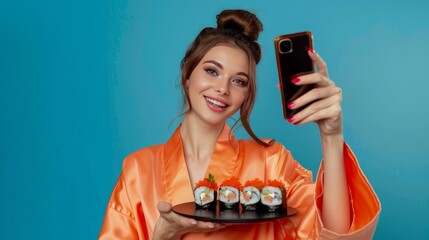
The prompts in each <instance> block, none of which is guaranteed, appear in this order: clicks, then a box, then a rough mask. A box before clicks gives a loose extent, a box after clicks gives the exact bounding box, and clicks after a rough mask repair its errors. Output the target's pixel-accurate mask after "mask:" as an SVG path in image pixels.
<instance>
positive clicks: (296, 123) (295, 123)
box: [292, 121, 301, 125]
mask: <svg viewBox="0 0 429 240" xmlns="http://www.w3.org/2000/svg"><path fill="white" fill-rule="evenodd" d="M300 123H301V122H300V121H299V122H294V123H292V124H293V125H298V124H300Z"/></svg>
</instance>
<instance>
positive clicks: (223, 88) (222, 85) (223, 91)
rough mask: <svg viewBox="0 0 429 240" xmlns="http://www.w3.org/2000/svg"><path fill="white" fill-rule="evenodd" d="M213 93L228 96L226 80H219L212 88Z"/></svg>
mask: <svg viewBox="0 0 429 240" xmlns="http://www.w3.org/2000/svg"><path fill="white" fill-rule="evenodd" d="M214 90H215V92H217V93H218V94H220V95H229V82H228V80H227V79H219V80H218V81H217V83H216V85H215V86H214Z"/></svg>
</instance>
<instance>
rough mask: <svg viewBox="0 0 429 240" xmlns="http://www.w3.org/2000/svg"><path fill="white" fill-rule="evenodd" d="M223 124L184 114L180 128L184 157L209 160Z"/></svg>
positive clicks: (193, 159) (203, 160)
mask: <svg viewBox="0 0 429 240" xmlns="http://www.w3.org/2000/svg"><path fill="white" fill-rule="evenodd" d="M224 126H225V123H223V124H221V125H216V126H215V125H211V124H208V123H206V122H203V121H198V119H195V118H193V117H192V116H190V114H186V115H185V117H184V119H183V122H182V126H181V129H180V134H181V137H182V142H183V148H184V153H185V158H186V159H187V160H188V161H195V162H205V161H209V160H210V157H211V154H212V152H213V149H214V147H215V145H216V141H217V139H218V137H219V135H220V133H221V132H222V130H223V127H224Z"/></svg>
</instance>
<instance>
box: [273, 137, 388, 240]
mask: <svg viewBox="0 0 429 240" xmlns="http://www.w3.org/2000/svg"><path fill="white" fill-rule="evenodd" d="M279 152H280V155H279V159H280V162H278V163H277V167H276V168H275V169H273V168H271V169H272V170H271V171H272V172H271V173H270V174H269V175H270V177H271V178H272V177H275V176H276V175H277V176H278V179H282V180H283V181H285V182H286V188H287V201H288V206H290V207H294V208H296V209H297V210H298V214H296V215H295V216H293V217H291V218H289V219H288V220H287V221H284V222H283V226H284V227H283V229H284V230H285V231H288V232H289V234H290V236H291V237H292V238H294V239H364V240H365V239H372V236H373V234H374V232H375V228H376V226H377V223H378V217H379V214H380V211H381V206H380V202H379V200H378V198H377V195H376V194H375V192H374V190H373V189H372V187H371V185H370V184H369V182H368V180H367V179H366V177H365V175H364V174H363V172H362V170H361V169H360V167H359V164H358V162H357V159H356V157H355V155H354V154H353V152H352V151H351V149H350V148H349V147H348V145H347V144H344V161H345V170H346V175H347V185H348V189H349V197H350V213H351V216H352V219H351V220H352V222H351V227H350V229H349V231H348V233H346V234H339V233H335V232H333V231H330V230H328V229H326V228H324V225H323V222H322V205H323V173H324V168H323V161H322V163H321V166H320V168H319V172H318V174H317V179H316V182H315V183H314V182H313V181H312V173H311V171H309V170H307V169H305V168H303V167H302V166H301V165H300V164H299V163H298V162H297V161H296V160H294V159H293V158H292V156H291V154H290V152H289V151H287V150H286V149H284V148H283V149H281V150H280V151H279ZM268 155H270V154H268ZM271 164H272V163H271ZM289 221H290V222H292V223H293V225H294V229H293V230H292V229H291V227H290V224H289V223H288V222H289ZM291 232H293V233H291Z"/></svg>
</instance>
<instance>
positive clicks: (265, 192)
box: [261, 180, 287, 212]
mask: <svg viewBox="0 0 429 240" xmlns="http://www.w3.org/2000/svg"><path fill="white" fill-rule="evenodd" d="M261 204H262V209H264V210H266V211H267V212H280V211H285V210H286V209H287V205H286V189H285V187H284V184H283V183H282V182H280V181H277V180H270V181H268V183H267V184H266V185H265V186H264V187H263V188H262V191H261Z"/></svg>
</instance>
